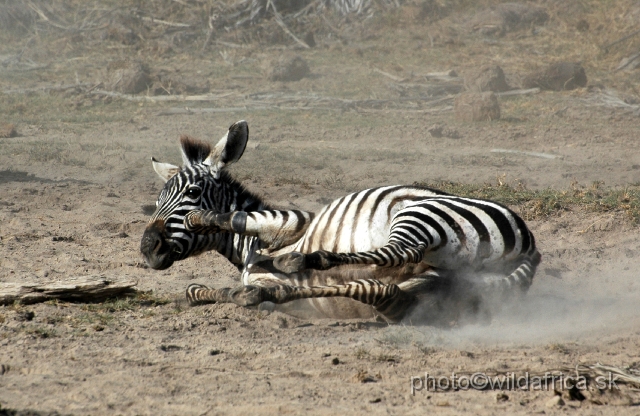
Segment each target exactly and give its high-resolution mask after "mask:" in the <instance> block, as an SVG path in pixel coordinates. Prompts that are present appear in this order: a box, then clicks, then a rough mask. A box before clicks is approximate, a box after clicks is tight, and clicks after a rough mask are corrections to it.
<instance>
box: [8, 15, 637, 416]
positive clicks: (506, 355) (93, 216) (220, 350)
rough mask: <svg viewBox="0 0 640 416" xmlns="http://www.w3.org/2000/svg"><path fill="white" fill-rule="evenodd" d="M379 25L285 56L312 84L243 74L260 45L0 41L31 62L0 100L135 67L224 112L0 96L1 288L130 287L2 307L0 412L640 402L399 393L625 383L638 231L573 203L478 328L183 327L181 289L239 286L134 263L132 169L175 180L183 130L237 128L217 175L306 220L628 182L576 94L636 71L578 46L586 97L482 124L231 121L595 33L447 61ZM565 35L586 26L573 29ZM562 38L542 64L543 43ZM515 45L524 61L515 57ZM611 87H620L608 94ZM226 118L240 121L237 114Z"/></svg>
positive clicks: (423, 43)
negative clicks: (517, 191)
mask: <svg viewBox="0 0 640 416" xmlns="http://www.w3.org/2000/svg"><path fill="white" fill-rule="evenodd" d="M407 10H408V11H407ZM410 11H411V9H410V8H409V9H407V8H405V9H403V13H405V12H406V13H409V12H410ZM585 13H586V12H585ZM604 15H606V13H604ZM393 16H394V19H395V20H393V19H391V18H390V19H389V21H386V20H384V19H382V20H375V21H374V23H375V25H374V23H372V27H373V28H374V29H376V30H385V31H384V32H381V33H386V34H389V36H388V37H387V36H386V35H383V36H377V37H375V36H374V37H371V36H369V35H367V32H366V30H373V29H366V27H365V29H366V30H365V31H364V34H362V35H361V36H360V37H357V38H356V40H355V41H353V42H346V41H344V40H343V41H337V42H334V41H333V40H332V39H331V38H327V37H326V36H325V37H324V38H320V37H318V38H319V42H320V44H321V47H318V48H314V49H310V50H303V51H297V52H298V53H299V54H300V55H301V56H302V57H304V58H305V59H306V60H307V61H308V62H309V65H310V67H311V72H312V76H310V77H307V78H305V79H303V80H301V81H297V82H293V83H284V82H271V81H268V80H266V79H265V78H264V77H263V76H262V75H261V74H262V72H261V71H263V69H261V68H262V67H261V66H260V65H261V62H262V61H263V60H265V59H266V58H267V57H268V56H269V55H273V54H279V53H283V47H281V46H278V47H271V49H268V48H265V47H264V46H260V44H249V45H248V46H247V48H245V49H224V48H223V47H220V46H212V47H211V50H210V51H208V52H207V53H198V52H184V53H180V52H177V51H175V50H174V51H173V52H170V53H167V54H165V55H162V54H152V53H151V52H150V50H149V49H145V47H142V48H141V47H136V46H135V45H133V46H131V45H122V44H118V43H116V42H112V43H106V44H105V45H106V46H105V45H103V46H104V47H105V48H106V49H102V50H100V51H96V50H90V48H88V47H83V46H78V45H81V42H80V43H78V44H75V42H79V41H77V40H73V39H72V40H69V39H67V40H66V41H65V39H66V38H65V36H62V35H59V36H58V37H56V38H55V39H53V40H51V41H50V42H48V41H47V39H42V38H36V40H35V41H34V40H28V39H26V40H25V39H18V40H17V37H11V36H8V37H7V35H6V34H5V38H6V39H9V40H10V41H13V43H11V42H8V43H6V44H7V45H8V48H9V49H11V50H10V51H8V52H19V51H20V50H22V49H25V50H30V49H29V48H32V49H33V50H34V51H36V52H37V53H36V52H33V53H32V58H33V60H34V61H40V60H41V61H43V62H46V63H47V64H48V66H47V67H46V68H43V69H38V70H33V71H19V70H14V71H11V67H10V66H9V67H8V69H7V68H5V69H1V68H0V70H2V71H4V72H2V73H1V74H3V75H2V77H0V81H1V82H0V87H1V88H2V90H4V91H9V90H15V89H20V88H22V89H24V88H27V89H28V88H41V87H43V86H51V85H60V84H63V85H64V84H74V83H76V82H87V83H95V82H98V81H101V79H102V78H100V77H101V76H103V72H101V71H102V69H103V68H104V67H105V66H106V64H107V63H108V62H109V61H110V60H113V59H117V58H122V57H123V56H124V57H126V56H135V57H136V58H139V59H143V60H146V61H148V64H149V65H151V66H153V67H154V68H164V69H166V70H167V71H170V72H173V73H182V74H184V78H185V79H192V78H193V79H198V80H207V81H208V82H209V83H210V92H211V93H213V94H218V95H220V96H221V97H222V98H220V100H219V102H214V103H211V102H209V103H204V104H200V103H195V104H189V105H190V106H192V107H195V108H220V109H224V110H223V111H224V112H218V113H217V112H201V113H195V114H173V115H166V111H167V110H168V109H170V108H176V107H179V108H184V103H176V102H162V101H160V102H152V101H144V102H131V101H128V100H125V99H118V98H114V99H112V100H111V99H110V100H105V99H103V98H100V97H98V98H96V97H94V96H91V95H90V94H88V93H87V94H84V93H82V94H76V93H69V92H62V93H49V94H44V93H42V92H37V91H36V92H22V93H20V92H18V93H15V92H13V93H4V94H0V100H1V101H3V104H2V112H0V117H2V119H0V122H2V123H15V124H16V128H17V131H18V133H19V136H18V137H13V138H2V139H0V284H2V283H5V282H25V281H28V282H32V281H36V282H45V281H51V280H61V281H63V280H65V279H68V278H70V277H74V276H84V275H104V276H119V277H122V276H127V277H130V278H133V279H136V280H137V281H138V286H137V287H138V289H139V290H141V291H147V292H148V293H146V294H144V295H139V296H137V297H135V298H132V299H119V300H109V301H106V302H103V303H96V304H83V303H65V302H47V303H43V304H36V305H10V306H0V370H1V371H0V409H2V410H0V412H2V411H4V409H14V410H25V409H31V410H35V411H39V412H43V413H45V414H46V413H48V412H54V411H57V412H59V413H61V414H78V415H81V414H167V415H169V414H185V415H187V414H188V415H204V414H207V415H212V414H226V413H245V414H246V413H253V414H256V413H261V414H285V413H291V414H300V413H309V412H314V413H321V414H336V413H337V412H341V413H344V412H353V413H369V414H389V413H390V414H418V413H420V414H423V413H425V412H432V411H438V412H440V413H445V414H454V413H461V412H466V413H469V412H470V413H474V414H495V413H497V412H499V411H508V412H510V413H546V414H559V413H565V412H567V411H569V412H576V413H577V412H579V413H580V414H611V415H613V414H620V413H623V412H624V413H630V414H631V413H637V412H638V404H639V403H640V394H639V393H638V390H633V389H630V388H629V387H628V386H621V390H620V391H618V390H615V389H614V390H607V391H604V393H602V394H601V395H595V393H594V394H593V395H591V396H588V397H587V400H582V401H580V400H572V399H571V398H570V397H569V396H568V393H567V392H566V391H565V392H564V393H563V394H564V396H563V397H564V401H565V404H564V405H563V406H559V405H555V406H552V405H551V404H549V401H550V400H551V399H553V397H554V392H553V390H552V389H551V390H547V391H505V393H506V395H507V396H508V398H506V399H505V398H504V397H503V396H499V390H486V391H473V390H471V391H457V392H452V391H448V392H426V391H418V392H416V394H415V395H412V394H411V390H410V387H411V384H410V378H411V377H412V376H424V373H425V372H427V373H429V374H430V375H435V376H448V375H450V374H451V373H452V372H455V373H457V374H459V375H462V374H471V373H475V372H487V373H490V374H493V373H495V372H507V371H515V372H516V374H518V375H523V374H524V373H525V372H526V371H530V372H542V373H544V372H545V371H548V370H553V369H556V368H560V367H575V366H576V365H578V364H586V365H589V364H595V363H598V362H600V363H603V364H608V365H612V366H616V367H621V368H626V367H630V368H632V369H633V368H635V369H638V368H639V367H640V357H639V355H638V351H640V318H638V313H637V312H638V304H639V303H638V301H639V300H640V284H639V283H638V279H637V277H638V266H639V265H640V262H639V260H638V256H639V255H640V234H639V233H638V225H637V224H635V223H634V222H632V221H631V220H630V219H629V218H628V216H627V215H626V214H625V213H624V212H623V210H618V209H613V210H610V211H608V212H594V210H592V209H587V208H586V207H581V206H571V207H568V209H566V210H557V211H554V212H552V214H551V215H549V216H546V217H540V218H537V219H533V220H531V221H529V226H530V228H531V229H532V231H533V232H534V233H535V236H536V238H537V241H538V244H539V247H540V250H541V252H542V253H543V263H542V264H541V266H540V268H539V272H538V274H537V276H536V278H535V280H534V284H533V286H532V288H531V290H530V292H529V294H528V296H527V298H526V299H525V300H523V301H522V302H521V303H519V304H517V305H512V306H510V307H509V308H506V309H505V310H503V312H502V313H501V314H498V315H496V316H495V317H494V319H493V321H492V322H491V324H490V325H488V326H475V325H466V326H454V327H453V328H451V329H441V328H432V327H427V326H421V325H419V324H418V325H414V326H410V325H396V326H387V325H382V324H379V323H374V322H360V321H345V322H336V321H303V320H299V319H296V318H292V317H289V316H286V315H283V314H280V313H275V312H274V313H267V312H266V311H257V310H248V309H243V308H239V307H235V306H230V305H213V306H206V307H195V308H189V307H187V306H186V305H185V304H184V302H183V301H182V298H183V295H182V292H183V290H184V288H185V287H186V286H187V285H188V284H189V283H190V282H200V283H204V284H207V285H211V286H216V287H220V286H228V285H234V284H236V283H237V279H238V273H237V270H235V269H234V268H233V267H231V266H230V265H229V264H227V262H226V260H224V259H222V258H221V257H219V256H218V255H216V254H213V253H210V254H206V255H202V256H200V257H198V258H195V259H191V260H188V261H184V262H182V263H179V264H176V265H174V266H173V267H172V268H170V269H169V270H166V271H153V270H149V269H147V268H146V266H145V265H144V264H143V262H142V260H141V256H140V254H139V252H138V247H139V242H140V237H141V235H142V232H143V229H144V227H145V225H146V219H147V217H148V213H147V214H145V212H144V211H145V208H146V210H147V211H148V206H149V205H152V204H153V203H154V202H155V197H156V195H157V194H158V192H159V190H160V188H161V186H162V184H161V181H160V179H159V178H157V176H156V175H155V173H154V172H153V170H152V168H151V163H150V161H149V157H150V156H152V155H153V156H155V157H156V158H158V159H161V160H163V161H167V162H172V163H175V164H177V163H179V162H180V156H179V150H178V144H177V138H178V137H179V135H180V134H181V133H188V134H191V135H193V136H196V137H199V138H203V139H208V140H210V141H211V142H215V141H217V140H218V139H219V138H220V137H221V136H222V134H223V133H224V132H225V129H226V128H227V127H228V126H229V125H230V124H231V123H232V122H234V121H236V120H239V119H246V120H247V121H248V122H249V125H250V132H251V133H250V135H251V139H250V145H249V146H248V148H247V151H246V152H245V155H244V157H243V159H242V160H241V161H240V162H239V163H238V165H237V166H235V167H234V168H233V171H234V172H235V173H236V175H237V176H238V177H239V178H240V179H241V180H242V181H243V182H244V183H245V184H246V185H247V186H248V187H249V188H250V189H251V190H253V191H256V192H257V193H259V194H261V195H263V196H264V197H265V198H266V199H267V200H269V201H270V202H273V203H274V204H275V205H278V206H281V207H298V208H301V209H307V210H318V209H319V208H320V207H321V206H322V205H323V204H325V203H326V202H327V201H329V200H331V199H332V198H335V197H338V196H341V195H344V194H345V193H347V192H350V191H353V190H357V189H364V188H366V187H369V186H374V185H385V184H402V183H409V184H410V183H413V182H416V181H420V182H430V183H434V182H438V181H442V180H446V181H456V182H461V183H466V184H482V183H486V182H489V183H494V184H495V183H496V182H497V181H502V182H507V183H511V184H517V183H522V184H524V185H526V187H528V188H530V189H545V188H552V189H557V190H558V192H563V191H566V190H568V189H570V187H571V186H572V185H571V184H572V183H575V182H577V183H578V184H580V185H583V186H587V187H588V186H591V184H592V183H593V182H598V183H599V184H600V185H599V186H600V187H604V188H606V189H614V188H615V189H618V188H624V187H629V186H637V184H638V183H639V182H640V152H638V150H637V149H638V144H637V140H638V137H637V132H638V131H639V130H638V129H639V128H640V118H639V117H637V114H635V113H634V111H635V110H636V109H635V108H634V107H633V105H634V104H630V106H631V108H612V107H610V106H609V107H607V106H605V105H603V104H602V101H598V99H597V94H598V93H599V91H602V90H603V89H606V88H614V87H616V88H617V90H616V91H618V93H619V94H620V95H624V94H631V95H632V96H635V95H633V94H634V93H633V91H634V90H633V88H635V87H633V86H635V85H637V84H636V80H637V79H638V75H637V74H636V73H624V74H622V75H612V72H611V71H610V70H611V67H610V66H607V65H608V64H610V63H611V62H613V61H606V62H605V60H604V59H600V58H599V59H596V58H594V57H593V56H599V55H597V54H595V55H590V53H591V52H588V51H589V47H586V49H585V50H586V51H587V52H588V53H587V52H585V54H586V55H585V59H586V60H585V62H583V64H584V65H585V68H586V69H587V75H588V76H589V77H590V85H591V86H592V88H584V89H578V90H575V91H571V92H543V93H540V94H537V95H533V96H522V97H516V98H506V97H503V98H501V99H500V105H501V107H502V116H503V117H502V118H503V120H501V121H494V122H486V123H474V124H468V123H465V124H462V123H458V122H456V121H455V120H454V117H453V113H452V112H451V111H449V110H448V109H446V108H444V109H443V111H439V112H436V113H431V112H429V109H428V108H427V109H424V108H420V107H415V108H407V107H406V106H405V107H397V106H395V107H394V106H393V105H387V106H385V105H383V106H382V107H378V108H352V107H347V108H344V107H340V106H334V107H333V108H332V106H324V107H323V108H322V109H299V108H298V109H294V108H293V107H304V103H303V104H302V105H301V104H300V102H301V101H300V100H296V101H295V103H294V104H293V105H289V106H288V107H287V108H285V109H283V108H276V107H274V106H272V105H269V103H268V102H267V105H266V107H267V108H257V106H256V105H253V104H255V102H254V101H255V99H256V98H255V97H249V96H248V94H251V93H256V92H260V93H263V94H267V95H269V94H271V95H272V96H277V94H290V95H291V94H300V95H312V94H319V95H326V96H333V97H342V98H344V99H360V100H364V99H372V98H376V99H380V98H389V99H398V98H399V97H401V95H400V96H399V95H398V92H397V91H396V90H395V89H393V88H389V86H388V84H389V82H390V79H389V77H387V76H386V75H381V74H380V73H379V72H375V71H372V68H381V69H382V70H384V71H386V72H393V74H395V75H396V76H397V77H405V78H412V77H415V73H427V72H435V71H443V70H449V69H455V70H456V71H459V72H461V73H464V71H465V70H466V69H469V68H470V67H472V66H473V65H474V64H473V63H471V62H469V63H467V64H464V63H461V62H465V59H467V58H469V57H474V59H480V60H481V61H482V60H483V59H484V63H487V62H494V63H495V62H498V63H500V65H502V66H503V67H504V69H505V72H509V70H511V71H512V72H517V71H518V70H520V69H521V68H522V67H524V66H526V62H529V64H530V65H534V63H535V64H537V63H538V60H539V59H540V56H544V59H543V60H545V61H553V59H555V58H556V57H557V55H556V54H562V53H564V54H565V55H566V56H568V57H569V58H571V59H573V58H576V57H580V53H579V52H575V53H573V54H572V53H569V52H566V51H567V50H569V49H570V46H571V45H574V44H575V43H580V36H582V37H583V38H587V39H588V40H589V42H591V41H593V39H594V38H597V36H598V33H602V32H598V33H589V32H588V33H586V34H584V33H582V34H579V33H577V32H576V31H575V30H573V29H572V27H573V26H569V25H568V24H565V23H566V21H565V20H558V17H557V15H552V19H551V21H550V23H548V25H547V26H546V28H545V29H544V30H542V32H541V34H540V33H538V37H536V36H534V35H532V34H531V33H530V32H529V31H527V32H525V33H526V34H525V35H523V36H520V35H518V36H511V37H509V36H507V37H506V38H500V39H499V40H498V41H495V42H493V43H490V42H485V40H482V39H480V40H477V39H475V38H464V39H463V41H464V42H462V41H460V40H459V37H460V36H461V35H459V36H458V37H456V36H453V38H454V41H458V43H456V42H453V43H452V44H451V43H447V42H445V41H443V40H442V39H443V38H446V36H445V35H441V36H439V37H438V36H436V38H435V39H436V42H435V46H434V45H433V39H432V40H431V42H430V41H429V37H430V36H432V33H430V32H429V33H428V32H427V29H424V28H422V27H421V26H419V25H415V22H414V21H413V20H410V23H411V25H409V26H408V28H406V29H404V28H403V22H405V21H406V19H408V18H406V16H405V15H403V14H402V13H400V14H397V13H396V14H394V15H393ZM586 16H587V20H589V19H591V23H592V27H593V26H595V25H594V24H593V20H594V19H595V17H594V16H596V14H595V12H593V13H592V14H586ZM403 19H405V20H403ZM450 19H451V20H449V23H451V22H452V21H453V22H455V21H456V20H455V18H453V17H450ZM554 19H555V20H554ZM451 24H453V23H451ZM430 30H431V29H430ZM432 30H438V27H437V26H435V29H432ZM594 30H595V29H594ZM598 30H603V29H598ZM442 33H448V32H442ZM447 36H449V35H447ZM391 38H393V39H392V40H391ZM560 38H562V39H564V42H565V43H563V44H561V45H564V46H563V47H562V48H561V47H556V48H555V49H554V48H552V47H551V45H555V44H554V43H553V42H555V41H558V39H560ZM285 39H286V37H285ZM320 39H323V40H322V41H321V40H320ZM474 39H475V40H474ZM445 40H446V39H445ZM611 40H614V39H611ZM34 42H35V45H34ZM47 42H48V43H47ZM322 42H324V43H322ZM439 42H440V43H439ZM572 42H573V43H572ZM589 42H586V44H587V45H591V44H590V43H589ZM484 43H486V44H487V45H488V47H487V48H486V49H485V50H484V52H483V56H484V57H485V58H482V57H481V58H478V56H477V52H474V51H477V47H478V45H481V46H482V45H483V44H484ZM94 45H95V44H94ZM567 45H569V46H567ZM51 48H59V51H58V53H59V55H58V56H56V53H55V52H54V49H51ZM83 48H84V49H83ZM563 48H564V49H563ZM196 49H198V50H199V48H196ZM519 50H522V51H524V54H520V55H517V56H516V55H515V54H514V53H515V52H514V51H519ZM220 52H224V53H220ZM620 53H621V52H620ZM230 55H232V56H231V57H230ZM405 57H406V58H405ZM230 59H231V61H232V63H231V64H229V60H230ZM607 59H609V58H607ZM510 65H511V66H510ZM194 82H195V81H194ZM593 85H596V87H593ZM629 85H630V86H632V87H633V88H625V86H629ZM227 93H228V94H227ZM225 94H227V95H225ZM143 95H144V94H143ZM251 100H254V101H251ZM627 101H629V102H632V100H627ZM398 102H402V101H401V100H399V101H398ZM247 103H248V104H247ZM252 103H253V104H252ZM252 105H253V107H252ZM243 106H246V110H243V109H238V107H243ZM261 106H262V107H265V105H264V104H261ZM434 124H440V125H443V126H445V127H447V128H449V129H453V130H455V131H456V132H457V134H456V136H457V138H448V137H441V138H435V137H432V136H431V135H430V134H429V133H427V129H428V128H429V127H431V126H432V125H434ZM492 149H511V150H518V151H528V152H542V153H545V154H549V155H553V156H555V158H553V159H549V158H543V157H537V156H534V155H526V154H520V153H498V152H492V151H491V150H492ZM574 186H575V184H574ZM514 208H515V209H516V210H522V209H525V208H524V207H518V206H516V207H514ZM30 312H33V315H31V314H30ZM363 380H364V381H368V382H363ZM497 395H498V396H497ZM596 402H599V403H601V404H596ZM5 413H7V412H5ZM5 413H3V414H5ZM7 414H11V413H7Z"/></svg>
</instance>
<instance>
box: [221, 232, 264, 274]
mask: <svg viewBox="0 0 640 416" xmlns="http://www.w3.org/2000/svg"><path fill="white" fill-rule="evenodd" d="M213 243H214V244H213V247H211V248H212V249H214V250H216V251H217V252H218V253H220V254H222V255H223V256H224V257H226V258H227V260H229V261H230V262H231V263H233V264H234V265H235V266H237V267H242V266H243V265H244V264H245V263H246V261H247V258H248V256H249V255H250V253H251V252H252V251H253V250H255V249H256V247H257V244H259V241H258V238H257V237H254V236H249V235H240V234H235V233H220V234H216V236H215V238H214V241H213Z"/></svg>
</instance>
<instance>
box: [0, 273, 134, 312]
mask: <svg viewBox="0 0 640 416" xmlns="http://www.w3.org/2000/svg"><path fill="white" fill-rule="evenodd" d="M137 284H138V282H136V281H134V280H127V279H117V278H106V277H104V276H87V277H78V278H75V279H68V280H64V281H60V280H57V281H53V282H48V283H0V305H10V304H12V303H14V302H19V303H23V304H31V303H38V302H44V301H47V300H51V299H60V300H70V301H95V300H100V299H105V298H108V297H110V296H115V295H119V294H124V293H131V292H133V291H135V289H133V287H134V286H136V285H137Z"/></svg>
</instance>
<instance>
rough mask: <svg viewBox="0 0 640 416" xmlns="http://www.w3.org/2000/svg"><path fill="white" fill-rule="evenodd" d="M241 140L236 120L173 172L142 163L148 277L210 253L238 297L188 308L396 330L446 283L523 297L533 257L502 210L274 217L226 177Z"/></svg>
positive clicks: (423, 193) (202, 295)
mask: <svg viewBox="0 0 640 416" xmlns="http://www.w3.org/2000/svg"><path fill="white" fill-rule="evenodd" d="M248 138H249V128H248V125H247V123H246V122H245V121H244V120H242V121H239V122H237V123H235V124H233V125H232V126H231V127H230V128H229V130H228V132H227V133H226V134H225V136H224V137H223V138H222V139H221V140H220V141H219V142H218V143H217V144H216V146H215V147H213V148H211V146H210V145H209V144H207V143H205V142H202V141H199V140H197V139H194V138H191V137H189V136H181V138H180V144H181V149H182V158H183V166H182V167H178V166H174V165H171V164H168V163H162V162H159V161H157V160H156V159H154V158H152V164H153V168H154V170H155V171H156V172H157V174H158V175H159V176H160V177H161V178H162V179H163V181H164V182H165V185H164V187H163V189H162V190H161V191H160V194H159V196H158V199H157V202H156V211H155V212H154V214H153V215H152V217H151V218H150V220H149V223H148V225H147V227H146V229H145V231H144V234H143V236H142V241H141V244H140V251H141V253H142V255H143V257H144V259H145V261H146V263H147V265H148V266H149V267H150V268H152V269H158V270H162V269H166V268H168V267H170V266H171V265H172V264H173V263H174V262H176V261H181V260H184V259H186V258H188V257H191V256H194V255H197V254H200V253H203V252H206V251H210V250H216V251H217V252H219V253H221V254H222V255H223V256H224V257H226V258H227V259H228V260H229V261H230V262H231V263H233V264H234V265H235V266H237V268H238V270H239V271H240V273H241V282H242V284H241V285H239V286H237V287H231V288H221V289H210V288H208V287H207V286H204V285H200V284H190V285H189V286H188V288H187V290H186V297H187V300H188V301H189V303H190V304H192V305H197V304H204V303H235V304H237V305H241V306H257V305H260V304H262V303H263V302H271V303H267V304H268V305H272V306H273V305H275V306H274V307H275V308H277V309H278V310H282V311H284V312H287V313H293V314H298V315H303V316H311V317H332V318H345V319H346V318H371V317H374V316H377V317H382V318H383V319H384V320H386V321H389V322H397V321H400V320H401V319H402V318H403V317H405V316H407V315H408V314H409V312H410V311H412V310H414V309H415V308H416V305H418V304H419V303H420V301H421V299H424V298H426V297H427V296H428V295H429V294H434V293H435V294H437V293H439V292H438V291H439V290H440V289H441V288H446V287H453V286H450V282H454V281H458V280H460V281H462V282H463V285H471V286H473V287H474V288H475V287H476V286H477V288H478V290H479V291H480V292H482V293H489V294H491V293H496V294H499V295H500V297H501V298H503V297H510V296H511V294H512V293H516V294H518V293H524V292H526V291H527V290H528V288H529V286H530V285H531V283H532V279H533V276H534V274H535V271H536V268H537V266H538V264H539V263H540V260H541V255H540V253H539V252H538V250H537V249H536V244H535V239H534V236H533V234H532V233H531V231H530V230H529V229H528V228H527V226H526V224H525V223H524V221H523V220H522V219H521V218H520V217H519V216H518V215H517V214H516V213H514V212H513V211H511V210H510V209H509V208H507V207H505V206H503V205H500V204H498V203H496V202H492V201H488V200H482V199H473V198H465V197H460V196H456V195H451V194H447V193H444V192H441V191H438V190H435V189H430V188H426V187H421V186H383V187H377V188H371V189H367V190H363V191H360V192H355V193H352V194H350V195H347V196H345V197H342V198H339V199H336V200H335V201H333V202H331V203H330V204H328V205H327V206H325V207H324V208H323V209H322V210H321V211H320V212H318V214H317V215H315V214H314V213H311V212H305V211H301V210H276V209H274V208H272V207H271V206H269V205H268V204H267V203H266V202H264V201H263V200H262V199H261V198H260V197H258V196H257V195H255V194H254V193H252V192H249V191H248V190H247V189H246V188H245V187H244V186H243V185H242V184H240V183H239V182H238V181H237V180H235V179H234V178H233V177H232V175H231V174H230V173H229V172H228V171H227V170H226V168H227V167H228V166H229V165H231V164H232V163H235V162H237V161H238V160H239V159H240V157H241V156H242V154H243V153H244V150H245V147H246V144H247V141H248ZM496 274H497V276H498V277H497V278H496V277H495V276H496ZM461 276H465V277H464V278H463V279H459V278H460V277H461ZM466 276H472V279H467V278H466ZM491 277H493V278H491ZM473 279H476V280H473ZM447 285H449V286H447ZM459 288H460V286H458V289H459ZM456 290H457V289H456ZM474 290H475V289H474ZM345 299H346V300H345ZM353 300H355V301H357V302H353ZM474 302H476V301H474ZM444 307H445V308H446V305H445V306H444Z"/></svg>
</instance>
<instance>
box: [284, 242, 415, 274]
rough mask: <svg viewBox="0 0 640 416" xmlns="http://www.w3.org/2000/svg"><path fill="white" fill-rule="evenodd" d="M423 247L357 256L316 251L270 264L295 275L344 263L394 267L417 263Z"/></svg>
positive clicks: (393, 246) (389, 248) (391, 245)
mask: <svg viewBox="0 0 640 416" xmlns="http://www.w3.org/2000/svg"><path fill="white" fill-rule="evenodd" d="M426 248H427V246H426V244H422V243H420V244H417V245H416V246H413V247H410V246H407V245H406V244H401V243H398V242H394V243H388V244H386V245H384V246H383V247H380V248H378V249H376V250H371V251H364V252H358V253H332V252H330V251H324V250H318V251H314V252H313V253H308V254H304V253H299V252H295V251H294V252H291V253H285V254H281V255H280V256H278V257H276V258H275V259H274V260H273V265H274V266H275V268H276V269H278V270H280V271H281V272H283V273H298V272H302V271H304V270H328V269H331V268H333V267H337V266H342V265H347V264H360V265H363V264H373V265H376V266H381V267H397V266H402V265H404V264H407V263H412V264H417V263H420V262H421V261H422V259H423V257H424V251H425V249H426Z"/></svg>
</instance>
